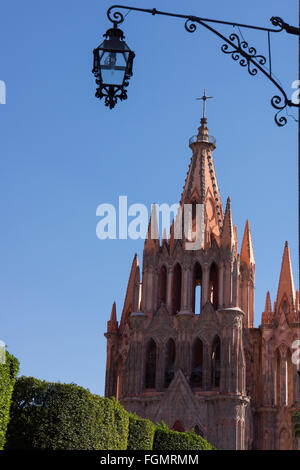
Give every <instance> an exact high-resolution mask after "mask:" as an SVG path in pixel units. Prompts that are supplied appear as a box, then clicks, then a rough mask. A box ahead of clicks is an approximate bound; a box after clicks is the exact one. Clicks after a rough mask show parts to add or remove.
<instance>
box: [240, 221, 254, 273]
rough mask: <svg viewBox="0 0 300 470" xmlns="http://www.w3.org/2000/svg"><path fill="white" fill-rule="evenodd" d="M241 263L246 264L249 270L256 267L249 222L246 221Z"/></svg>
mask: <svg viewBox="0 0 300 470" xmlns="http://www.w3.org/2000/svg"><path fill="white" fill-rule="evenodd" d="M240 261H241V264H243V263H245V264H246V265H247V267H248V268H250V266H251V265H252V266H255V259H254V252H253V245H252V238H251V232H250V225H249V221H248V220H247V221H246V225H245V231H244V236H243V241H242V247H241V253H240Z"/></svg>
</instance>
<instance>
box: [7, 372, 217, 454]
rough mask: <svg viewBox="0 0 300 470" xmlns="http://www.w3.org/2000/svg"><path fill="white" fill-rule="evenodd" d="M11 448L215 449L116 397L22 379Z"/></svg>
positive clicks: (11, 429) (9, 438) (13, 411)
mask: <svg viewBox="0 0 300 470" xmlns="http://www.w3.org/2000/svg"><path fill="white" fill-rule="evenodd" d="M10 416H11V418H10V422H9V425H8V427H7V440H6V445H5V448H6V449H47V450H59V449H60V450H125V449H128V450H152V449H153V450H194V449H196V450H211V449H213V446H211V445H210V444H208V443H207V442H206V441H205V440H204V439H203V438H202V437H200V436H197V435H196V434H195V433H194V432H185V433H180V432H177V431H171V430H170V429H169V428H168V427H167V425H166V424H164V423H163V424H160V425H154V424H153V423H152V422H151V421H149V420H147V419H143V418H140V417H138V416H137V415H136V414H132V413H128V412H127V411H126V410H125V409H124V408H123V406H122V405H121V404H120V403H119V402H117V401H116V400H115V399H109V398H102V397H99V396H98V395H93V394H92V393H90V391H89V390H86V389H84V388H82V387H79V386H77V385H75V384H61V383H51V382H45V381H41V380H37V379H35V378H33V377H20V378H19V379H18V380H17V381H16V383H15V387H14V390H13V395H12V402H11V410H10Z"/></svg>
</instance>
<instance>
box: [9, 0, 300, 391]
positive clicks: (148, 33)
mask: <svg viewBox="0 0 300 470" xmlns="http://www.w3.org/2000/svg"><path fill="white" fill-rule="evenodd" d="M128 1H129V0H128ZM129 4H130V5H132V6H140V7H145V8H153V7H156V8H158V9H165V10H169V11H170V10H171V11H175V12H182V13H191V14H195V15H199V16H203V17H213V18H220V19H225V20H226V19H227V20H234V21H237V22H245V23H253V24H258V25H262V26H268V25H269V18H270V17H271V16H282V17H283V18H284V19H285V20H286V22H288V23H291V24H297V4H298V2H297V1H296V0H291V1H289V2H282V1H279V0H265V1H264V2H262V1H261V0H259V1H258V0H253V1H252V2H250V3H249V2H248V4H247V3H245V2H241V1H240V0H231V1H227V2H223V1H220V0H218V1H217V0H211V1H210V2H200V1H199V0H198V1H197V0H190V1H187V2H182V1H179V0H165V1H163V0H157V1H156V3H155V2H154V0H151V1H150V0H147V1H146V0H140V1H136V0H131V1H130V2H129ZM110 5H111V2H108V1H106V0H105V1H99V0H98V1H94V0H89V1H87V2H84V1H82V0H81V1H78V0H72V1H71V0H64V1H61V0H60V1H58V0H53V1H52V2H41V1H40V0H28V1H27V2H23V1H21V0H18V1H16V0H11V1H9V2H5V3H3V4H2V7H1V20H2V21H1V28H0V57H1V59H0V64H1V67H0V80H4V81H5V82H6V85H7V104H6V105H0V120H1V131H0V135H1V140H0V142H1V144H0V145H1V163H0V164H1V168H0V178H1V181H0V184H1V192H2V197H1V201H0V204H1V208H0V213H1V222H2V224H1V225H2V228H1V233H0V238H1V239H0V247H1V248H0V250H1V255H0V292H1V294H0V312H1V321H0V325H1V328H0V339H2V340H4V341H5V342H6V344H7V345H8V349H9V351H10V352H12V353H13V354H14V355H16V356H17V357H18V358H19V360H20V362H21V373H22V374H25V375H32V376H35V377H38V378H41V379H47V380H52V381H56V380H60V381H62V382H75V383H78V384H80V385H82V386H84V387H88V388H90V389H91V390H92V391H93V392H96V393H99V394H103V389H104V388H103V387H104V376H105V356H106V342H105V338H104V336H103V333H104V331H105V329H106V321H107V320H108V319H109V315H110V310H111V305H112V302H113V301H114V300H116V303H117V314H118V317H119V316H120V312H121V309H122V304H123V300H124V295H125V290H126V285H127V280H128V274H129V269H130V265H131V261H132V258H133V255H134V253H135V252H137V253H138V255H139V260H140V262H142V256H141V255H142V248H143V242H142V241H141V240H139V241H126V240H121V241H100V240H98V239H97V238H96V233H95V229H96V223H97V218H96V207H97V205H98V204H100V203H102V202H108V203H113V204H115V203H117V201H118V196H119V195H127V196H128V202H129V203H130V204H131V203H135V202H140V203H144V204H146V205H148V206H150V204H151V203H152V202H158V203H160V202H168V203H174V202H178V200H179V197H180V193H181V190H182V185H183V183H184V179H185V175H186V171H187V168H188V163H189V159H190V154H191V151H190V149H189V147H188V139H189V137H190V136H191V135H193V134H195V133H196V131H197V127H198V125H199V119H200V103H199V101H195V98H196V97H198V96H200V95H201V94H202V92H203V88H204V87H206V88H207V91H208V93H209V94H210V95H213V96H214V99H213V100H210V101H209V103H208V112H207V114H208V126H209V128H210V132H211V134H213V135H214V136H215V137H216V138H217V149H216V150H215V152H214V158H215V165H216V171H217V176H218V182H219V187H220V191H221V196H222V201H223V205H225V202H226V198H227V196H228V195H230V196H231V201H232V211H233V219H234V223H235V224H236V225H237V227H238V236H239V243H241V238H242V234H243V230H244V225H245V221H246V219H247V218H248V219H249V221H250V226H251V230H252V237H253V243H254V253H255V258H256V291H255V295H256V302H255V305H256V315H255V319H256V325H258V324H259V321H260V316H261V312H262V310H263V308H264V302H265V295H266V291H267V289H270V292H271V298H272V302H273V301H274V298H275V294H276V289H277V284H278V278H279V272H280V265H281V257H282V252H283V247H284V241H285V240H289V244H290V248H291V254H292V262H293V268H294V275H295V277H297V276H296V274H297V269H296V268H297V266H296V261H297V125H296V123H295V122H294V121H293V120H290V121H289V124H288V125H287V126H286V127H285V128H283V129H279V128H278V127H276V125H275V124H274V121H273V115H274V110H273V109H272V107H271V105H270V99H271V97H272V96H273V95H274V94H275V93H276V89H275V88H274V87H273V86H272V85H271V84H270V83H269V82H267V80H266V79H264V78H263V77H261V76H256V77H250V76H249V75H248V73H247V71H246V70H245V69H243V68H242V67H240V66H239V65H238V64H237V63H235V62H234V61H233V60H232V59H231V57H230V56H227V55H225V54H223V53H222V52H221V50H220V47H221V45H222V42H221V41H220V40H219V39H218V38H217V37H216V36H214V35H212V34H211V33H209V32H207V31H204V30H202V29H201V28H198V30H197V32H195V33H194V34H190V33H188V32H186V31H185V29H184V23H183V21H182V20H176V19H170V18H165V17H152V16H151V15H147V14H139V13H134V12H131V13H130V14H129V15H128V17H127V18H126V21H125V24H124V25H123V29H124V32H125V34H126V40H127V43H128V45H129V46H130V47H131V48H132V49H133V50H134V51H135V52H136V59H135V63H134V76H133V78H132V80H131V82H130V85H129V89H128V96H129V98H128V100H127V101H126V102H123V103H120V104H118V105H117V106H116V108H115V109H114V110H112V111H110V110H109V109H107V108H106V107H105V106H104V103H103V102H100V101H98V100H97V99H96V98H94V92H95V84H94V77H93V76H92V74H91V68H92V50H93V48H94V47H95V46H97V45H98V44H99V43H100V42H101V40H102V34H103V33H104V32H105V31H106V29H107V28H108V27H109V22H108V20H107V18H106V10H107V8H108V7H109V6H110ZM222 30H223V31H225V29H224V28H222ZM226 31H228V33H229V32H231V29H230V28H229V29H227V30H226ZM244 36H245V39H247V40H248V41H249V43H250V44H252V45H255V46H256V47H257V50H258V51H262V52H266V50H267V48H266V46H267V43H266V34H260V33H257V32H255V33H249V32H244ZM272 51H273V54H272V65H273V70H274V72H275V73H276V74H277V75H278V76H279V77H280V80H281V82H282V83H283V84H284V86H285V88H286V89H287V90H290V91H292V90H291V83H292V81H294V80H296V79H297V38H296V37H295V36H289V35H287V34H286V33H284V32H283V33H280V34H278V35H277V36H273V38H272Z"/></svg>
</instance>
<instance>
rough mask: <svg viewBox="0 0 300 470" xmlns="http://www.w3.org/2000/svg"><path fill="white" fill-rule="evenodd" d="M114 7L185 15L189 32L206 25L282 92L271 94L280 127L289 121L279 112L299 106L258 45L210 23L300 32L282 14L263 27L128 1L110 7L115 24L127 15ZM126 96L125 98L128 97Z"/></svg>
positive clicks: (230, 50)
mask: <svg viewBox="0 0 300 470" xmlns="http://www.w3.org/2000/svg"><path fill="white" fill-rule="evenodd" d="M115 9H122V10H130V11H140V12H144V13H150V14H151V15H153V16H154V15H164V16H171V17H175V18H181V19H185V20H186V21H185V25H184V26H185V29H186V31H188V32H189V33H193V32H195V31H196V29H197V24H199V25H201V26H203V27H204V28H206V29H208V30H209V31H211V32H212V33H214V34H215V35H217V36H218V37H219V38H220V39H222V40H223V41H224V42H225V43H224V44H223V45H222V46H221V51H222V52H224V53H225V54H229V55H231V57H232V59H233V60H234V61H236V62H238V63H239V64H240V65H241V66H242V67H247V70H248V73H249V74H250V75H252V76H255V75H256V74H257V72H258V70H259V71H260V72H261V73H262V74H263V75H264V76H265V77H267V78H268V79H269V80H270V81H271V82H272V83H273V85H275V87H276V88H277V89H278V90H279V92H280V94H278V95H274V96H273V97H272V98H271V105H272V106H273V108H275V109H276V110H277V112H276V114H275V116H274V120H275V122H276V124H277V125H278V126H280V127H282V126H284V125H285V124H286V123H287V118H286V117H285V116H282V115H281V116H280V113H281V112H282V111H283V110H284V109H285V108H286V107H287V106H289V107H299V106H300V104H299V103H294V102H292V101H291V100H290V99H288V97H287V94H286V92H285V91H284V89H283V88H282V86H281V85H280V84H279V83H278V81H277V80H276V79H275V77H274V76H273V75H271V73H270V72H268V71H267V70H265V69H264V68H263V66H264V65H265V64H266V62H267V59H266V57H265V56H263V55H262V54H257V51H256V48H255V47H253V46H249V44H248V43H247V42H246V41H245V40H244V39H243V38H241V37H240V36H239V35H238V34H236V33H232V34H230V35H229V37H226V36H224V35H223V34H222V33H220V32H219V31H217V30H216V29H215V28H213V27H212V26H211V25H210V24H209V23H214V24H223V25H229V26H236V27H242V28H246V29H254V30H258V31H267V32H268V33H279V32H281V31H286V32H287V33H289V34H294V35H297V36H300V29H299V28H296V27H294V26H290V25H289V24H287V23H285V22H284V21H283V20H282V18H280V17H277V16H276V17H272V18H271V19H270V21H271V23H272V25H273V26H275V29H274V28H263V27H260V26H254V25H246V24H240V23H233V22H229V21H222V20H214V19H209V18H200V17H198V16H191V15H181V14H177V13H170V12H163V11H159V10H156V8H153V9H144V8H137V7H130V6H125V5H112V6H111V7H110V8H109V9H108V10H107V17H108V19H109V21H111V22H112V23H113V24H114V25H115V26H117V25H118V24H120V23H123V21H124V19H125V16H124V15H123V13H121V11H114V10H115ZM123 99H126V98H125V97H124V98H123Z"/></svg>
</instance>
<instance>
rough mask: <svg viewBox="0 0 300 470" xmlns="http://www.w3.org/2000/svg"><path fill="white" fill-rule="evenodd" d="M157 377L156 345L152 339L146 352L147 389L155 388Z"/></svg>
mask: <svg viewBox="0 0 300 470" xmlns="http://www.w3.org/2000/svg"><path fill="white" fill-rule="evenodd" d="M155 377H156V344H155V342H154V341H153V339H150V341H149V342H148V345H147V350H146V373H145V388H155Z"/></svg>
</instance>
